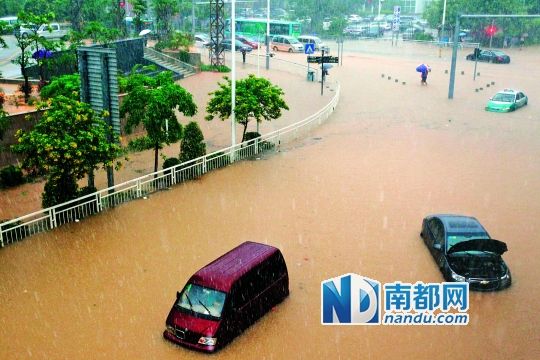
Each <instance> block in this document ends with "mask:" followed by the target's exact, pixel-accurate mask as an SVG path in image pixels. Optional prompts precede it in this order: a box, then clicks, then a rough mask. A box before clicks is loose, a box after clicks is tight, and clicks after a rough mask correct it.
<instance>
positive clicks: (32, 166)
mask: <svg viewBox="0 0 540 360" xmlns="http://www.w3.org/2000/svg"><path fill="white" fill-rule="evenodd" d="M46 106H47V110H45V112H44V113H43V116H42V118H41V119H40V120H39V121H38V122H37V124H36V125H35V126H34V128H33V129H32V130H31V131H30V132H24V131H22V130H18V131H17V133H16V137H17V138H18V144H17V145H14V146H13V150H14V151H15V152H18V153H22V154H24V155H25V158H24V161H23V168H25V169H28V170H38V171H44V172H46V173H47V174H48V178H47V185H46V187H47V193H46V194H47V196H44V197H43V206H44V207H48V206H52V205H55V204H58V203H61V202H64V201H68V200H71V199H73V198H75V197H76V196H77V188H78V186H77V180H79V179H82V178H83V177H85V176H86V175H87V174H88V173H89V172H90V171H93V170H95V169H98V168H99V167H100V165H102V166H103V167H106V166H112V165H113V163H114V162H115V159H116V157H117V156H119V154H120V151H121V147H120V145H118V144H117V141H109V139H110V138H111V137H114V135H113V133H112V129H111V127H110V126H108V125H107V123H106V122H105V121H104V120H103V117H102V116H101V115H98V114H96V113H95V112H94V111H93V110H92V109H91V108H90V105H88V104H85V103H81V102H79V101H76V100H72V99H68V98H66V97H64V96H58V97H57V98H54V99H52V100H50V101H49V103H48V104H47V105H46ZM104 115H107V114H104ZM119 165H120V164H119V163H118V162H116V166H119Z"/></svg>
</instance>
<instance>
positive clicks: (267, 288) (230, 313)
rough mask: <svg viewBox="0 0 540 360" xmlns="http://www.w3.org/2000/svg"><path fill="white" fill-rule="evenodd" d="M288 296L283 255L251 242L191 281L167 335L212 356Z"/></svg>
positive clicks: (176, 304)
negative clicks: (211, 353)
mask: <svg viewBox="0 0 540 360" xmlns="http://www.w3.org/2000/svg"><path fill="white" fill-rule="evenodd" d="M288 295H289V275H288V272H287V265H286V264H285V259H284V258H283V255H282V254H281V252H280V251H279V250H278V249H277V248H275V247H273V246H269V245H265V244H259V243H255V242H249V241H248V242H245V243H243V244H241V245H239V246H238V247H236V248H234V249H232V250H231V251H229V252H228V253H226V254H225V255H223V256H221V257H219V258H217V259H216V260H214V261H212V262H211V263H210V264H208V265H206V266H205V267H203V268H202V269H200V270H199V271H197V272H196V273H195V274H194V275H193V276H192V277H191V278H190V279H189V281H188V282H187V284H186V285H185V286H184V289H183V290H182V291H179V292H178V293H177V294H176V300H175V301H174V304H173V306H172V308H171V311H170V312H169V315H168V316H167V320H166V322H165V325H166V329H165V331H164V332H163V336H164V337H165V339H167V340H170V341H172V342H174V343H176V344H179V345H182V346H185V347H188V348H192V349H196V350H200V351H205V352H213V351H216V350H217V349H219V348H222V347H223V346H225V345H226V344H228V343H229V342H230V341H232V340H233V339H234V338H235V337H236V336H237V335H239V334H240V333H242V331H244V330H245V329H246V328H248V327H249V326H250V325H251V324H253V323H254V322H255V321H257V320H258V319H259V318H260V317H262V316H263V315H264V314H266V313H267V312H268V311H269V310H270V309H272V308H273V307H274V306H276V305H277V304H279V303H280V302H282V301H283V300H284V299H285V298H286V297H287V296H288ZM276 335H277V334H267V336H276Z"/></svg>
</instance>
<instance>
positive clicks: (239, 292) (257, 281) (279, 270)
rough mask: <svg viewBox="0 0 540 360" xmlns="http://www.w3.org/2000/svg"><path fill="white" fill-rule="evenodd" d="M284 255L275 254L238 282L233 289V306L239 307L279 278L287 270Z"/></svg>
mask: <svg viewBox="0 0 540 360" xmlns="http://www.w3.org/2000/svg"><path fill="white" fill-rule="evenodd" d="M285 269H286V265H285V260H284V259H283V256H281V255H280V254H275V255H273V256H272V257H270V258H269V259H268V260H267V261H265V262H264V263H263V264H261V265H260V266H258V267H256V268H254V269H252V270H251V271H250V272H248V273H247V274H246V275H244V276H243V277H242V278H241V279H240V280H239V281H238V282H237V284H236V285H237V286H236V289H234V290H233V291H232V307H233V308H239V307H242V306H243V305H244V304H246V303H247V302H248V301H250V300H252V299H254V298H255V297H257V296H258V295H260V294H261V293H262V292H263V291H264V290H266V289H267V288H268V287H270V286H271V285H272V284H273V283H275V282H276V281H277V280H279V279H280V278H281V277H282V276H283V275H285V272H286V270H285Z"/></svg>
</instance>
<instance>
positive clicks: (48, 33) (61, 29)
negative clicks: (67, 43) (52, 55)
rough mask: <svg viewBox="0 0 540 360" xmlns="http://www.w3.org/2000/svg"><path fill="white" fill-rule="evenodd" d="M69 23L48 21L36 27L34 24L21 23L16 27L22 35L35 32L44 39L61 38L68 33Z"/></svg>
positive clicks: (25, 35)
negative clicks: (48, 22)
mask: <svg viewBox="0 0 540 360" xmlns="http://www.w3.org/2000/svg"><path fill="white" fill-rule="evenodd" d="M70 28H71V25H69V24H60V23H50V24H42V25H40V26H39V27H38V28H36V25H21V26H20V28H19V29H16V31H18V32H19V33H20V35H21V36H22V37H27V36H29V35H31V34H33V33H34V32H35V34H37V35H39V36H41V37H44V38H46V39H63V38H66V37H67V36H68V35H69V31H70Z"/></svg>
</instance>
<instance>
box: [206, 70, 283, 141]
mask: <svg viewBox="0 0 540 360" xmlns="http://www.w3.org/2000/svg"><path fill="white" fill-rule="evenodd" d="M225 80H226V82H225V83H219V89H218V90H216V91H214V92H212V93H210V95H212V98H211V99H210V102H209V103H208V105H207V107H206V112H207V113H208V115H207V116H206V120H208V121H210V120H213V119H214V118H215V117H218V118H220V119H221V120H226V119H228V118H230V116H231V97H232V96H231V84H232V82H231V80H230V79H229V78H228V77H225ZM283 95H284V92H283V90H282V89H281V88H280V87H279V86H276V85H273V84H272V83H271V82H270V81H268V80H267V79H265V78H259V77H256V76H255V75H249V76H248V77H247V78H244V79H241V80H237V81H236V106H235V117H236V122H238V123H239V124H242V125H243V126H244V131H243V133H242V141H244V137H245V134H246V130H247V126H248V123H249V121H250V120H251V119H255V120H256V121H257V122H261V121H262V120H268V121H270V120H275V119H278V118H279V117H281V110H282V109H285V110H289V107H288V106H287V104H286V103H285V100H283Z"/></svg>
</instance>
